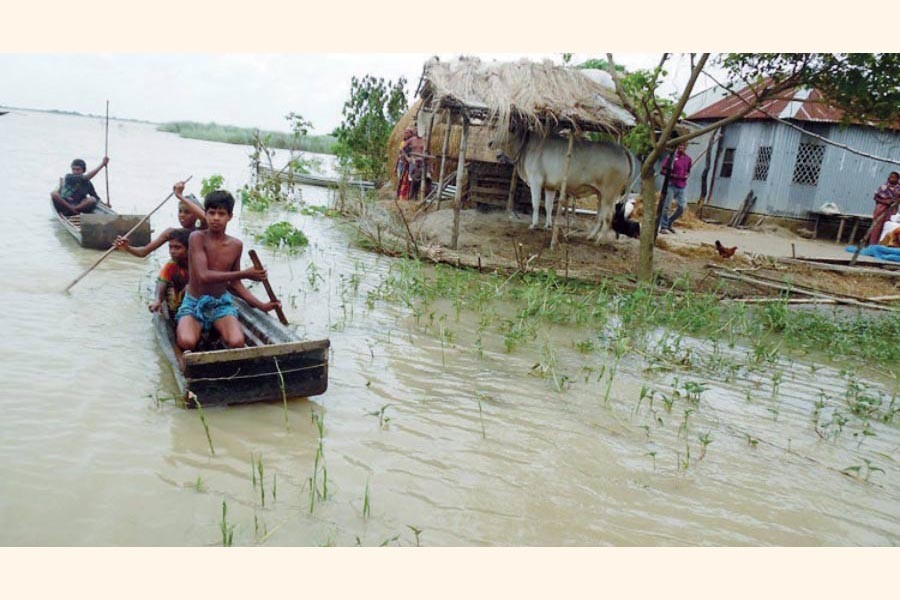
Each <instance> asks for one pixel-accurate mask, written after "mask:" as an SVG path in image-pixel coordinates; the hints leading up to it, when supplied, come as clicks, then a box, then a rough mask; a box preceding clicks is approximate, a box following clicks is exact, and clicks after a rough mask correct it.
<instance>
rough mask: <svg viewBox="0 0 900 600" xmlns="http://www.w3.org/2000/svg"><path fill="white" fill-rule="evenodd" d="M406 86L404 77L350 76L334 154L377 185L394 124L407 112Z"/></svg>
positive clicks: (384, 176)
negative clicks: (395, 78)
mask: <svg viewBox="0 0 900 600" xmlns="http://www.w3.org/2000/svg"><path fill="white" fill-rule="evenodd" d="M405 86H406V79H405V78H404V77H400V78H399V79H398V80H397V81H396V82H391V81H387V82H385V80H384V79H382V78H376V77H373V76H371V75H365V76H364V77H362V78H361V79H360V78H357V77H353V78H352V79H351V81H350V98H349V99H348V100H347V101H346V102H345V103H344V107H343V110H342V114H343V117H344V118H343V121H342V122H341V124H340V126H339V127H338V128H337V129H336V130H335V135H336V136H337V140H338V141H337V144H336V146H335V154H337V156H338V159H339V160H340V161H341V164H342V165H343V166H345V167H348V168H351V169H352V170H353V171H355V172H357V173H359V174H360V175H361V176H362V177H364V178H365V179H371V180H373V181H375V183H376V187H379V186H380V185H381V184H382V183H383V182H384V181H385V180H386V179H387V178H388V170H387V164H388V156H387V142H388V138H389V137H390V135H391V131H392V130H393V128H394V124H395V123H397V121H399V120H400V117H401V116H402V115H403V113H404V112H406V107H407V101H406V93H405V91H404V88H405Z"/></svg>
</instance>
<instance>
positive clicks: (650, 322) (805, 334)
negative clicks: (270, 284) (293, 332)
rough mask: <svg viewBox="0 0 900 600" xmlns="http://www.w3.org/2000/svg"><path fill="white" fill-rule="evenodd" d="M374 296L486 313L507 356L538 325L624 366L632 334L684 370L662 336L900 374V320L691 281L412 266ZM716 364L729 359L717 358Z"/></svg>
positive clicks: (763, 359)
mask: <svg viewBox="0 0 900 600" xmlns="http://www.w3.org/2000/svg"><path fill="white" fill-rule="evenodd" d="M369 295H370V297H369V302H370V303H371V302H374V301H375V300H388V301H397V302H400V303H402V304H404V305H406V306H407V307H409V308H410V309H412V310H413V312H414V313H415V314H417V315H421V314H425V312H426V310H425V307H427V306H428V305H430V304H432V303H434V302H437V301H443V300H446V299H452V303H453V307H454V309H455V310H456V312H457V315H458V314H459V312H460V311H461V310H470V311H473V312H476V313H479V314H481V315H482V319H481V328H482V329H487V328H489V327H493V328H494V329H495V330H497V331H498V332H499V333H500V334H502V335H503V339H504V345H505V347H506V350H507V351H508V352H512V351H514V350H515V349H516V348H517V347H518V346H519V345H520V344H522V343H525V342H530V341H533V340H535V339H536V337H537V334H538V326H539V325H540V324H544V325H562V326H587V327H592V328H594V329H595V330H597V332H598V334H599V338H598V339H599V341H600V342H601V343H602V344H604V345H605V347H606V349H607V350H609V351H612V352H613V353H614V354H615V355H616V356H617V357H621V353H622V352H623V349H622V347H621V344H623V340H624V338H621V339H620V334H619V333H618V332H621V331H627V332H628V338H627V339H628V342H627V343H629V344H635V346H636V347H643V348H644V349H649V350H650V351H651V353H653V354H655V353H656V352H657V351H660V352H662V353H670V354H671V353H674V352H676V351H677V352H680V353H681V356H679V357H678V359H677V362H679V363H682V364H685V363H687V364H689V363H690V362H691V361H693V360H695V359H696V357H694V356H692V353H691V351H690V350H689V349H685V348H675V349H671V348H669V349H667V348H665V345H664V343H662V342H660V340H659V339H657V338H656V337H654V336H657V337H658V333H659V330H661V329H663V330H667V331H668V332H671V333H673V334H675V335H676V336H692V337H698V338H701V339H702V338H705V339H708V340H710V341H712V342H713V343H715V344H718V343H720V342H721V341H725V342H726V343H727V344H728V345H729V346H734V345H735V344H736V343H737V342H739V341H744V342H747V343H749V345H750V346H751V348H752V351H753V361H754V362H756V363H758V364H759V366H764V365H765V364H771V363H773V362H774V361H775V360H777V358H778V356H779V354H780V352H781V351H782V350H789V351H795V352H799V353H808V354H815V355H819V356H822V357H827V358H829V359H832V360H841V359H852V360H854V361H860V362H862V363H868V364H873V363H874V364H877V365H880V366H885V367H888V368H890V369H897V366H898V365H900V344H897V343H896V340H897V339H898V336H900V320H898V319H896V318H893V317H891V316H883V315H866V314H862V313H858V314H846V313H839V312H836V311H835V312H824V311H806V310H795V309H792V308H791V307H790V306H789V305H788V303H787V302H786V301H785V302H772V303H768V304H765V305H761V306H748V305H744V304H731V303H724V302H721V298H720V296H719V295H718V294H717V293H716V292H715V291H712V292H704V293H700V292H694V291H691V288H690V279H689V278H687V277H685V278H683V279H681V280H679V281H677V282H676V283H675V284H673V285H672V287H671V288H670V289H668V290H666V291H665V292H663V293H660V292H659V290H658V289H657V288H654V287H651V286H648V285H640V286H638V287H637V288H636V289H634V290H631V291H628V290H621V289H616V288H613V287H611V286H607V285H604V284H599V285H591V284H587V283H583V282H576V281H571V280H566V279H563V278H561V277H559V276H557V275H556V274H555V273H554V272H552V271H551V272H548V273H527V274H524V275H523V274H516V275H513V276H512V277H507V276H503V275H499V274H484V273H479V272H478V271H476V270H468V269H459V268H454V267H451V266H446V265H431V264H428V263H423V262H421V261H418V260H415V259H405V260H398V261H397V262H395V263H394V264H393V265H392V267H391V269H390V271H389V273H388V274H387V275H386V276H385V277H384V279H383V280H382V281H381V283H380V285H379V286H378V288H377V289H375V290H373V291H371V292H369ZM510 309H511V310H512V313H511V314H510ZM501 314H502V316H501ZM679 341H680V340H679ZM582 346H583V348H579V349H583V350H589V349H593V347H594V341H593V339H592V340H591V344H590V345H588V344H582ZM714 356H715V357H716V358H717V359H719V360H721V357H720V355H719V353H714ZM670 358H673V357H670ZM719 366H720V367H725V366H727V365H719Z"/></svg>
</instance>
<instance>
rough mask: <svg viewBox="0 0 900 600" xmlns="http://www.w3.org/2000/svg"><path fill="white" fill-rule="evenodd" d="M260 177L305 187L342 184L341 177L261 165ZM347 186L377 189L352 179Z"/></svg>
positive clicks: (370, 184)
mask: <svg viewBox="0 0 900 600" xmlns="http://www.w3.org/2000/svg"><path fill="white" fill-rule="evenodd" d="M259 173H260V175H264V176H267V177H274V178H275V179H278V180H279V181H292V182H293V183H301V184H304V185H316V186H319V187H329V188H337V187H338V186H340V184H341V180H340V178H339V177H326V176H324V175H310V174H308V173H293V172H288V171H279V170H278V169H270V168H269V167H264V166H262V165H260V167H259ZM346 184H347V185H350V186H353V187H360V188H363V189H367V190H371V189H375V184H374V183H373V182H371V181H363V180H362V179H350V180H348V181H346Z"/></svg>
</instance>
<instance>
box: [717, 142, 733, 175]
mask: <svg viewBox="0 0 900 600" xmlns="http://www.w3.org/2000/svg"><path fill="white" fill-rule="evenodd" d="M733 170H734V148H725V156H723V157H722V170H721V171H719V177H731V171H733Z"/></svg>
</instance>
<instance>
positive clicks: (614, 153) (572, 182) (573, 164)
mask: <svg viewBox="0 0 900 600" xmlns="http://www.w3.org/2000/svg"><path fill="white" fill-rule="evenodd" d="M568 145H569V142H568V140H566V139H563V138H558V137H547V138H541V137H540V136H538V135H533V134H532V135H528V134H526V136H525V137H524V138H523V137H522V135H521V134H520V135H518V136H517V135H510V138H509V139H508V140H507V141H505V142H503V143H498V142H497V141H492V142H491V147H493V148H495V149H502V150H504V151H503V152H499V153H498V154H497V158H499V159H501V160H507V161H510V162H515V164H516V165H517V166H518V173H519V177H521V178H522V179H523V180H524V181H526V182H527V183H528V186H529V187H530V188H531V207H532V213H531V229H534V228H535V227H537V224H538V212H539V211H540V208H541V191H542V190H543V191H544V209H545V210H546V212H547V218H546V221H545V227H546V228H550V226H551V225H552V224H553V216H552V215H553V198H554V195H555V193H556V192H557V191H559V190H560V188H561V187H562V182H563V169H564V166H565V161H566V152H567V151H568ZM638 167H639V165H638V162H637V159H636V158H635V157H634V155H633V154H632V153H631V152H629V151H628V150H627V149H626V148H624V147H622V146H620V145H618V144H614V143H611V142H585V141H576V142H575V144H574V146H573V148H572V158H571V160H570V162H569V177H568V183H567V185H566V195H568V196H572V197H579V196H586V195H590V194H592V193H593V194H597V198H598V201H597V223H596V225H594V227H593V228H592V229H591V231H590V233H588V237H590V238H593V239H596V240H598V241H599V240H600V239H610V238H611V237H612V218H613V213H614V211H615V205H616V203H617V202H618V201H619V199H621V198H623V197H624V195H625V194H626V193H627V192H628V190H629V189H630V188H631V185H632V183H633V182H634V180H635V178H636V176H637V173H638Z"/></svg>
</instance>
